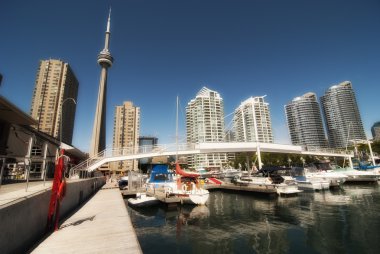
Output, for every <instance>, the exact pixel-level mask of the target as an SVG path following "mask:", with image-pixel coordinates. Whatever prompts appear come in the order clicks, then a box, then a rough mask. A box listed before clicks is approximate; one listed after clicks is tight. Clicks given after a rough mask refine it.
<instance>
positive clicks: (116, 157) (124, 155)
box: [71, 142, 353, 175]
mask: <svg viewBox="0 0 380 254" xmlns="http://www.w3.org/2000/svg"><path fill="white" fill-rule="evenodd" d="M239 152H257V154H258V155H259V156H258V158H259V165H260V164H261V161H260V160H261V159H260V157H261V156H260V153H261V152H265V153H285V154H300V155H314V156H324V157H346V158H347V159H349V161H351V158H352V157H353V153H352V152H351V151H348V152H346V151H344V150H332V149H320V148H319V149H314V148H311V147H308V148H307V149H306V148H304V147H302V146H294V145H283V144H274V143H259V142H218V143H196V144H189V143H186V144H168V145H155V146H151V145H150V146H141V147H137V148H133V147H124V148H118V149H111V148H108V149H106V150H104V151H102V152H100V153H99V154H98V155H97V156H96V157H94V158H89V159H87V160H86V161H83V162H81V163H80V164H78V165H76V166H75V167H73V168H72V169H71V173H72V174H73V175H74V174H75V172H78V171H88V172H91V171H94V170H96V169H97V168H99V167H101V166H102V165H103V164H105V163H108V162H116V161H125V160H134V159H142V158H152V157H157V156H170V155H192V154H204V153H239Z"/></svg>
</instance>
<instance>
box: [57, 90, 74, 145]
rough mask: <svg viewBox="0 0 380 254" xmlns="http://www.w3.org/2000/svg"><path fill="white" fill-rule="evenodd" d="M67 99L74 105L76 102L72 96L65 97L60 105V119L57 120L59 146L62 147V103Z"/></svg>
mask: <svg viewBox="0 0 380 254" xmlns="http://www.w3.org/2000/svg"><path fill="white" fill-rule="evenodd" d="M68 100H71V101H72V102H74V104H75V105H76V104H77V102H76V101H75V100H74V98H71V97H70V98H66V99H64V100H63V102H62V105H61V114H60V117H59V118H60V121H59V125H60V126H59V147H60V148H62V111H63V105H64V104H65V102H66V101H68Z"/></svg>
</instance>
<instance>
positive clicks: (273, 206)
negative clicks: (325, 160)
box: [128, 185, 380, 253]
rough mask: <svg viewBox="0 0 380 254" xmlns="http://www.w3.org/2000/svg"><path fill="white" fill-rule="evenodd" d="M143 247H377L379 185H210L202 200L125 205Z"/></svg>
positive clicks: (195, 250) (148, 250)
mask: <svg viewBox="0 0 380 254" xmlns="http://www.w3.org/2000/svg"><path fill="white" fill-rule="evenodd" d="M128 211H129V213H130V216H131V219H132V222H133V225H134V227H135V229H136V233H137V236H138V239H139V241H140V244H141V247H142V249H143V252H144V253H377V252H378V250H379V248H380V241H379V236H378V232H379V231H380V219H379V215H380V189H379V186H377V185H368V186H367V185H360V186H344V189H340V190H334V191H326V192H319V193H300V194H299V195H298V197H288V198H283V197H279V198H276V197H269V196H257V195H252V194H251V195H248V194H242V193H228V192H222V191H215V192H211V193H210V198H209V201H208V203H207V206H181V207H178V208H177V209H174V210H167V209H165V207H164V206H158V207H151V208H146V209H144V210H140V209H139V210H133V209H131V208H129V207H128Z"/></svg>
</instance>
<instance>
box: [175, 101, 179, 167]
mask: <svg viewBox="0 0 380 254" xmlns="http://www.w3.org/2000/svg"><path fill="white" fill-rule="evenodd" d="M175 144H176V153H175V162H176V163H177V162H178V95H177V110H176V121H175Z"/></svg>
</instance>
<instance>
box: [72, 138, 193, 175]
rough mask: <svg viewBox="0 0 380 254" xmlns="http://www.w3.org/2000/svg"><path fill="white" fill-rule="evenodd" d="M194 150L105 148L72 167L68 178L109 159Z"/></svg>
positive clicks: (173, 146) (178, 147) (176, 147)
mask: <svg viewBox="0 0 380 254" xmlns="http://www.w3.org/2000/svg"><path fill="white" fill-rule="evenodd" d="M191 149H194V144H187V143H183V144H178V145H177V144H164V145H154V146H152V145H146V146H139V147H122V148H106V149H105V150H103V151H101V152H99V153H98V154H97V155H96V156H95V157H91V158H88V159H87V160H85V161H82V162H81V163H79V164H78V165H76V166H74V167H72V168H71V170H70V177H75V176H78V175H82V174H81V173H80V171H87V169H88V168H90V167H91V166H93V165H95V164H96V163H98V162H100V161H101V160H104V159H105V158H109V157H121V156H128V155H136V154H148V153H154V154H157V156H159V155H160V154H162V153H164V152H172V153H173V152H176V151H188V150H191Z"/></svg>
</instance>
